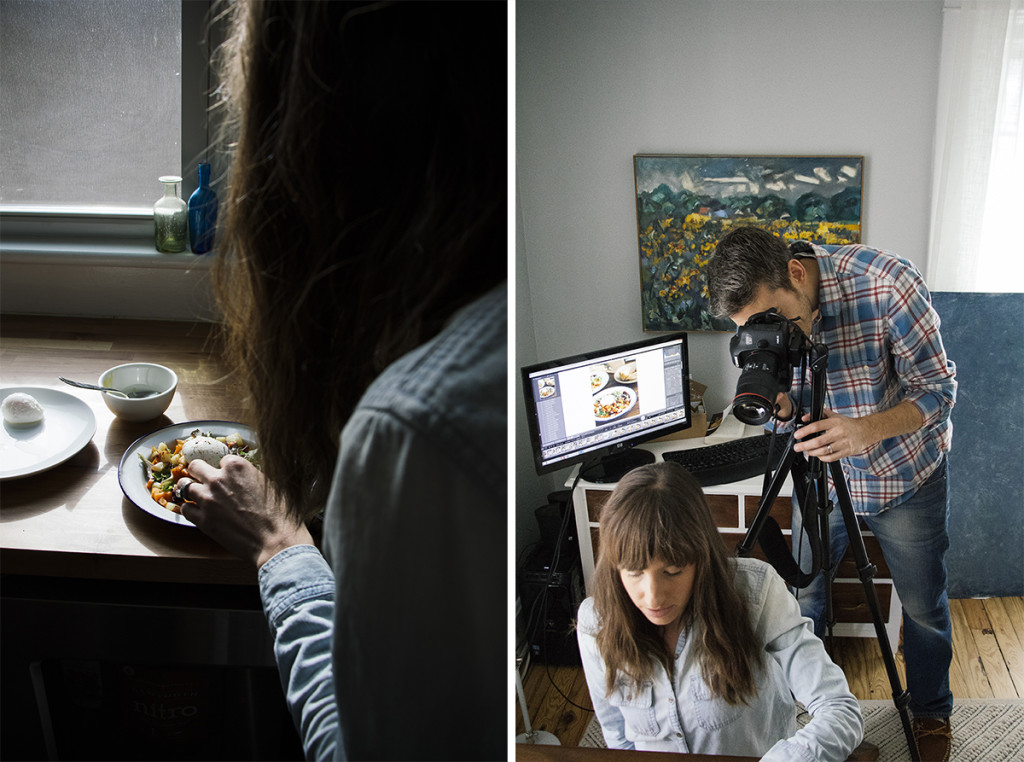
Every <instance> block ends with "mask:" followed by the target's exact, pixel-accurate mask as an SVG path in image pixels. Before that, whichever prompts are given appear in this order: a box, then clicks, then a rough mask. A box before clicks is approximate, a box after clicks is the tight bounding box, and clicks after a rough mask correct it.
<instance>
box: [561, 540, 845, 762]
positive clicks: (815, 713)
mask: <svg viewBox="0 0 1024 762" xmlns="http://www.w3.org/2000/svg"><path fill="white" fill-rule="evenodd" d="M734 563H735V568H736V586H737V590H738V591H739V593H740V596H741V597H742V598H743V599H744V600H745V601H746V602H747V605H748V606H749V609H750V617H751V622H752V624H753V626H754V633H755V635H756V637H757V639H758V640H759V641H760V642H761V643H763V644H764V655H765V659H764V662H765V666H764V669H763V670H762V672H761V674H760V675H759V677H758V681H757V695H756V696H754V697H752V698H750V699H749V704H746V705H744V704H738V705H735V706H732V705H729V704H728V703H726V702H725V701H724V700H722V699H719V698H715V697H713V696H712V695H711V694H710V692H709V690H708V687H707V685H706V684H705V683H704V680H703V679H702V677H701V668H700V663H699V662H698V660H697V658H696V656H695V654H694V648H693V644H694V643H695V642H699V639H700V633H699V632H698V631H697V628H699V625H698V624H694V625H692V626H691V628H690V629H688V630H684V631H683V632H682V633H681V634H680V636H679V641H678V643H677V645H676V651H675V670H674V672H675V674H674V675H671V676H670V675H669V674H668V673H667V672H666V671H665V669H664V667H663V666H661V665H660V664H657V665H656V667H655V671H654V675H653V678H652V679H651V680H649V681H647V682H645V683H644V684H643V685H641V686H640V688H639V690H637V689H635V688H634V687H633V686H632V684H631V683H626V682H625V681H622V680H620V682H619V684H618V685H617V686H616V688H615V690H614V691H613V692H612V694H611V695H605V664H604V659H602V658H601V654H600V653H599V652H598V649H597V641H596V638H595V636H596V635H597V632H598V619H597V614H596V612H595V610H594V599H593V598H588V599H587V600H585V601H584V602H583V605H582V606H581V607H580V611H579V620H578V630H577V634H578V638H579V644H580V652H581V654H582V656H583V668H584V671H585V673H586V678H587V684H588V686H589V688H590V695H591V698H592V699H593V702H594V712H595V713H596V715H597V718H598V721H599V722H600V723H601V730H602V731H603V733H604V738H605V742H606V743H607V744H608V747H609V748H613V749H634V748H635V749H639V750H642V751H675V752H690V753H697V754H733V755H737V756H751V757H761V758H762V759H763V760H765V761H766V762H832V761H833V760H834V762H843V760H845V759H846V758H847V756H849V754H850V752H851V751H852V750H853V749H854V748H856V746H857V744H859V743H860V742H861V740H862V738H863V735H864V723H863V720H862V718H861V713H860V705H859V704H858V703H857V699H855V698H854V696H853V694H851V693H850V689H849V686H848V685H847V682H846V677H845V676H844V675H843V672H842V670H841V669H839V667H837V666H836V665H835V663H833V662H832V660H831V659H830V658H829V657H828V654H826V653H825V648H824V645H823V644H822V642H821V640H819V639H818V638H817V637H815V635H814V633H813V631H812V629H811V620H810V619H807V618H806V617H802V616H801V615H800V607H799V605H798V604H797V601H796V599H795V598H794V597H793V596H792V595H791V594H790V593H789V592H788V591H787V590H786V587H785V583H784V582H783V581H782V579H781V578H780V577H779V575H778V573H777V572H776V571H775V570H774V569H773V568H772V567H771V566H769V565H768V564H766V563H763V562H761V561H758V560H756V559H751V558H740V559H735V560H734ZM794 698H795V699H796V701H799V702H800V703H802V704H803V705H804V706H805V707H806V708H807V711H808V712H809V713H810V714H811V715H812V720H811V721H810V722H809V723H808V724H807V725H806V726H805V727H803V728H799V729H798V728H797V722H796V708H795V706H794Z"/></svg>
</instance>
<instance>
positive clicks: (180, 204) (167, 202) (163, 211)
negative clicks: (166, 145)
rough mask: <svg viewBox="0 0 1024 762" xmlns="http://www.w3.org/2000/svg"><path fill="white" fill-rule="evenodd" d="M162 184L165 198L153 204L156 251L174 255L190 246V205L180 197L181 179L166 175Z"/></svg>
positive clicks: (162, 179)
mask: <svg viewBox="0 0 1024 762" xmlns="http://www.w3.org/2000/svg"><path fill="white" fill-rule="evenodd" d="M160 182H162V183H163V184H164V197H163V198H161V199H160V200H159V201H157V202H156V203H155V204H153V222H154V225H155V228H156V250H157V251H165V252H169V253H172V254H173V253H176V252H179V251H185V247H186V246H188V204H186V203H185V202H184V201H182V200H181V199H180V198H179V197H178V183H180V182H181V178H180V177H177V176H176V175H164V176H163V177H161V178H160Z"/></svg>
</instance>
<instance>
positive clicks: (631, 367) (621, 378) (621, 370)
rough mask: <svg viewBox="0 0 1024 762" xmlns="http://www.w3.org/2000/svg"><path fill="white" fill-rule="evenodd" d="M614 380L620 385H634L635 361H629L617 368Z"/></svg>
mask: <svg viewBox="0 0 1024 762" xmlns="http://www.w3.org/2000/svg"><path fill="white" fill-rule="evenodd" d="M615 380H616V381H618V382H619V383H620V384H635V383H636V360H630V361H629V362H627V363H624V364H622V365H620V366H619V367H618V369H616V371H615Z"/></svg>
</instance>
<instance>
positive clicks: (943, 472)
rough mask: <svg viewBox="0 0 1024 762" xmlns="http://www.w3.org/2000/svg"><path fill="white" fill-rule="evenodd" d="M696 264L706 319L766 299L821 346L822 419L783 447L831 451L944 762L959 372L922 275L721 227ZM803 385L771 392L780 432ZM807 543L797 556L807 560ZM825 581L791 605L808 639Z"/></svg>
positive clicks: (856, 248) (747, 310)
mask: <svg viewBox="0 0 1024 762" xmlns="http://www.w3.org/2000/svg"><path fill="white" fill-rule="evenodd" d="M707 272H708V288H709V291H710V294H711V307H712V311H713V312H715V313H716V314H718V315H722V316H728V317H729V318H731V319H732V320H733V322H735V323H736V324H737V325H738V326H740V325H743V324H745V323H746V322H747V320H748V318H750V316H751V315H754V314H756V313H759V312H764V311H765V310H768V309H770V308H775V309H777V310H778V311H779V312H780V313H782V314H783V315H784V316H786V317H787V318H790V319H791V320H793V321H794V322H795V323H796V324H797V325H799V326H800V328H801V329H802V330H803V331H804V333H806V334H807V336H808V337H810V339H811V340H812V341H813V342H814V343H822V344H825V345H826V346H827V347H828V349H829V356H828V368H827V371H826V390H827V392H826V393H827V396H826V403H825V407H826V409H825V411H824V413H823V415H822V418H821V420H820V421H817V422H815V423H810V424H807V425H805V426H803V427H801V428H800V429H799V430H798V431H797V433H796V444H795V445H794V450H796V451H799V452H803V453H804V454H805V455H809V456H814V457H816V458H818V459H819V460H821V461H822V462H823V463H831V462H833V461H838V460H842V468H843V471H844V473H845V475H846V480H847V482H848V483H849V486H850V493H851V495H852V498H853V507H854V511H855V512H856V513H857V514H858V515H859V516H860V517H861V518H862V519H863V521H864V522H865V523H866V524H867V526H868V528H869V529H870V530H871V531H872V532H873V533H874V534H875V536H876V537H877V539H878V542H879V545H880V546H881V548H882V553H883V555H884V556H885V560H886V563H887V564H888V566H889V569H890V571H891V573H892V578H893V583H894V585H895V587H896V591H897V593H898V594H899V597H900V601H901V602H902V604H903V652H904V657H905V659H906V667H907V687H908V689H909V691H910V694H911V704H910V709H911V712H912V713H913V715H914V734H915V737H917V739H918V746H919V749H920V751H921V758H922V759H923V760H948V759H949V749H950V745H951V740H950V727H949V715H950V712H951V711H952V707H953V696H952V693H951V692H950V690H949V664H950V661H951V659H952V642H953V641H952V629H951V625H950V618H949V600H948V598H947V593H946V564H945V554H946V550H947V549H948V547H949V536H948V533H947V517H948V511H949V501H948V491H947V474H948V469H947V463H946V453H947V452H949V449H950V443H951V439H952V433H953V429H952V424H951V422H950V420H949V413H950V410H951V409H952V407H953V404H954V402H955V400H956V379H955V377H956V368H955V366H954V365H953V363H952V362H950V361H949V360H948V359H947V358H946V352H945V349H944V348H943V345H942V337H941V336H940V335H939V317H938V315H937V314H936V313H935V310H934V309H933V308H932V305H931V298H930V295H929V292H928V289H927V287H926V286H925V283H924V280H923V279H922V277H921V274H920V273H919V272H918V271H917V269H916V268H915V267H914V266H913V265H912V264H911V263H910V262H909V261H907V260H905V259H902V258H900V257H898V256H896V255H895V254H892V253H890V252H885V251H879V250H876V249H871V248H868V247H866V246H860V245H847V246H812V245H811V244H808V243H806V242H797V243H794V244H793V245H791V246H787V245H786V243H785V242H783V241H782V240H781V239H779V238H778V237H776V236H774V235H772V234H771V233H767V232H765V231H763V230H760V229H758V228H752V227H741V228H735V229H733V230H732V231H730V232H729V233H728V234H726V235H725V236H724V237H723V238H722V239H721V241H719V243H718V246H717V247H716V249H715V253H714V255H713V256H712V258H711V261H710V263H709V264H708V271H707ZM799 375H800V369H799V368H797V369H795V371H794V386H793V388H794V390H797V389H800V388H801V379H800V378H799ZM805 381H806V382H805V383H804V384H803V388H804V390H805V398H804V399H802V400H797V399H796V396H795V394H794V395H786V394H780V395H779V398H778V401H777V407H776V418H777V420H778V421H781V422H783V423H782V424H780V427H781V428H783V429H785V428H791V427H792V425H793V422H792V421H791V419H792V418H793V417H794V412H795V410H797V409H799V410H802V411H804V412H805V413H806V411H808V410H809V409H810V406H809V401H810V400H809V397H810V379H809V378H808V379H806V380H805ZM798 402H799V403H800V406H799V407H797V403H798ZM804 418H805V419H808V418H809V415H805V416H804ZM787 421H789V424H788V426H787V425H786V422H787ZM816 433H817V434H819V436H816V437H813V438H810V439H808V437H809V436H810V435H812V434H816ZM832 498H833V500H834V493H833V495H832ZM799 514H800V512H799V511H794V524H793V533H794V537H796V536H798V535H800V534H801V526H800V524H801V519H800V515H799ZM829 525H830V536H831V541H832V548H831V552H832V559H833V564H832V565H833V568H835V567H836V566H837V565H838V562H839V559H840V558H841V557H842V555H843V553H845V551H846V547H847V545H848V542H849V540H848V538H847V536H846V529H845V525H844V524H843V520H842V515H841V512H840V511H838V510H835V511H833V512H832V514H831V515H830V521H829ZM804 545H805V548H804V551H803V553H802V556H804V557H808V558H809V557H810V552H809V550H808V549H807V547H806V541H805V543H804ZM824 588H825V584H824V578H823V575H820V576H819V577H818V578H817V579H816V580H815V581H814V582H813V583H812V584H811V585H810V586H809V587H808V588H807V590H806V591H805V592H804V593H802V594H801V600H800V605H801V609H802V611H803V613H804V615H806V616H809V617H810V618H811V619H813V620H814V621H815V628H816V631H817V632H818V633H819V635H820V634H822V632H823V630H824V623H823V622H822V614H823V608H824V592H825V590H824Z"/></svg>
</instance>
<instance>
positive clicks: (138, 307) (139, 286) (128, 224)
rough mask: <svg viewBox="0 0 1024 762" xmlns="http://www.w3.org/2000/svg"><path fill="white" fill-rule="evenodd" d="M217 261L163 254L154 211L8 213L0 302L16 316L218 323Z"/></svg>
mask: <svg viewBox="0 0 1024 762" xmlns="http://www.w3.org/2000/svg"><path fill="white" fill-rule="evenodd" d="M4 212H6V213H4ZM213 256H214V255H195V254H192V253H190V252H183V253H180V254H165V253H162V252H158V251H157V250H156V249H155V247H154V246H153V216H152V212H150V213H149V214H148V215H147V214H121V215H76V214H71V215H55V214H22V213H13V214H12V213H10V211H9V210H0V270H2V272H3V277H2V278H0V305H2V308H3V312H5V313H11V314H25V315H66V316H77V317H114V318H134V319H163V320H189V321H196V320H205V321H215V320H217V319H218V311H217V309H216V306H215V304H214V299H213V296H212V290H211V288H210V278H209V275H210V267H211V265H212V263H213Z"/></svg>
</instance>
